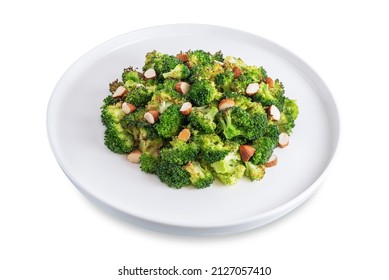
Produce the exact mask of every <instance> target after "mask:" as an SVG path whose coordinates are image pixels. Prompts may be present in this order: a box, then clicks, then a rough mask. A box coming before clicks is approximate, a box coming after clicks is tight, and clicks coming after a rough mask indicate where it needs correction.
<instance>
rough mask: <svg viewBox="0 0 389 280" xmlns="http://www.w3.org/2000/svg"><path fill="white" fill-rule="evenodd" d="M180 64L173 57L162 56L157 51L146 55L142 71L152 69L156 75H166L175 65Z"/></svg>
mask: <svg viewBox="0 0 389 280" xmlns="http://www.w3.org/2000/svg"><path fill="white" fill-rule="evenodd" d="M179 63H180V60H179V59H178V58H176V57H175V56H173V55H168V54H162V53H160V52H157V51H155V50H154V51H152V52H149V53H147V54H146V61H145V65H144V66H143V71H146V70H147V69H150V68H153V69H154V70H155V72H156V73H157V75H162V73H167V72H169V71H171V70H172V69H174V67H176V66H177V64H179Z"/></svg>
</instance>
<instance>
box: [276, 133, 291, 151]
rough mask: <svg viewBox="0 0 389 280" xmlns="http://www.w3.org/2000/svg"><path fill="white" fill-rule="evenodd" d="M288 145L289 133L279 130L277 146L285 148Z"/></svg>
mask: <svg viewBox="0 0 389 280" xmlns="http://www.w3.org/2000/svg"><path fill="white" fill-rule="evenodd" d="M288 145H289V135H288V134H287V133H286V132H281V133H280V135H279V136H278V147H280V148H285V147H286V146H288Z"/></svg>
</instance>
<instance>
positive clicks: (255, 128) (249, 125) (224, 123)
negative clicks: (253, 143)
mask: <svg viewBox="0 0 389 280" xmlns="http://www.w3.org/2000/svg"><path fill="white" fill-rule="evenodd" d="M216 118H217V120H218V121H219V130H221V132H222V133H223V135H224V136H225V137H226V138H227V139H234V138H236V137H242V138H245V139H247V140H254V139H258V138H259V137H261V136H262V135H263V134H264V133H265V131H266V127H267V116H266V114H262V113H260V114H249V113H248V112H247V111H245V110H243V109H242V108H240V107H238V106H234V107H232V108H230V109H227V110H223V111H219V113H218V116H217V117H216Z"/></svg>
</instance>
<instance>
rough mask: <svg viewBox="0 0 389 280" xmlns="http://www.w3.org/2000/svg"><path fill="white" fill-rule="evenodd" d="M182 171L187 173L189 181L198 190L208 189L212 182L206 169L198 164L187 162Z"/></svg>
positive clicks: (212, 179) (210, 174)
mask: <svg viewBox="0 0 389 280" xmlns="http://www.w3.org/2000/svg"><path fill="white" fill-rule="evenodd" d="M184 169H185V170H186V171H187V172H188V173H189V176H190V177H189V180H190V182H191V183H192V185H193V186H194V187H196V188H198V189H203V188H206V187H209V186H210V185H211V184H212V183H213V181H214V180H215V179H214V178H213V175H212V173H211V171H209V170H208V168H207V167H202V166H201V165H200V163H199V162H197V161H193V162H188V163H187V164H186V165H185V166H184Z"/></svg>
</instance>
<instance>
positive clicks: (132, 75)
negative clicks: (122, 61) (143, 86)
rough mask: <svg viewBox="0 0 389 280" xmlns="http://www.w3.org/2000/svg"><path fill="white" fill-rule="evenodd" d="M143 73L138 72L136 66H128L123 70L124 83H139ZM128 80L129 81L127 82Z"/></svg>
mask: <svg viewBox="0 0 389 280" xmlns="http://www.w3.org/2000/svg"><path fill="white" fill-rule="evenodd" d="M140 75H141V74H140V73H139V72H137V71H136V70H135V69H134V68H132V67H128V68H126V69H124V70H123V73H122V81H123V83H124V84H128V85H129V84H132V83H135V84H138V83H140V81H141V76H140ZM127 82H128V83H127Z"/></svg>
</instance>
